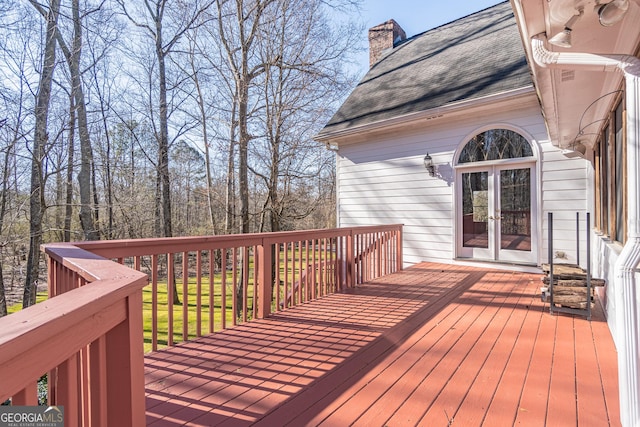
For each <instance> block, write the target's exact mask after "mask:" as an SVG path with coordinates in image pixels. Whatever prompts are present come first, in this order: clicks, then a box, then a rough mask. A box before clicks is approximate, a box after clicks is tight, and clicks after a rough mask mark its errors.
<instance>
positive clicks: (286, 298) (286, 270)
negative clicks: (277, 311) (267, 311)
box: [283, 242, 293, 308]
mask: <svg viewBox="0 0 640 427" xmlns="http://www.w3.org/2000/svg"><path fill="white" fill-rule="evenodd" d="M283 257H284V289H283V295H284V304H283V306H284V308H288V307H290V306H291V303H292V302H293V294H292V295H291V300H290V299H289V292H290V291H289V243H288V242H287V243H285V244H284V256H283ZM291 289H293V288H291Z"/></svg>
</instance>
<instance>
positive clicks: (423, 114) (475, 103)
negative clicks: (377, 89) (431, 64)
mask: <svg viewBox="0 0 640 427" xmlns="http://www.w3.org/2000/svg"><path fill="white" fill-rule="evenodd" d="M532 92H534V88H533V86H532V85H527V86H524V87H521V88H518V89H512V90H508V91H504V92H499V93H495V94H491V95H487V96H483V97H479V98H473V99H465V100H463V101H458V102H452V103H449V104H446V105H442V106H440V107H436V108H431V109H428V110H424V111H418V112H415V113H410V114H404V115H400V116H397V117H393V118H390V119H385V120H379V121H375V122H372V123H365V124H362V125H355V126H352V127H348V128H346V129H339V130H335V131H329V132H324V131H321V132H320V133H319V134H317V135H316V136H314V138H313V139H314V140H316V141H318V142H320V143H323V144H326V145H327V146H330V145H339V142H338V140H341V139H343V138H347V137H349V136H354V135H362V134H366V133H371V132H376V131H381V130H385V129H389V128H394V127H398V126H405V125H407V124H408V123H412V122H416V121H426V120H436V119H439V118H442V117H443V116H444V115H445V114H451V113H454V112H457V111H461V110H466V109H470V108H474V107H479V106H482V105H485V104H491V103H494V102H499V101H503V100H508V99H511V98H517V97H520V96H523V95H528V94H530V93H532Z"/></svg>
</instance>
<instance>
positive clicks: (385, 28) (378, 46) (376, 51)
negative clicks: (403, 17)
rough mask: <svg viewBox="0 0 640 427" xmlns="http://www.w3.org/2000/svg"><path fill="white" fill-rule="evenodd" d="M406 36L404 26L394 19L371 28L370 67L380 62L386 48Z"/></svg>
mask: <svg viewBox="0 0 640 427" xmlns="http://www.w3.org/2000/svg"><path fill="white" fill-rule="evenodd" d="M406 38H407V35H406V34H405V32H404V30H403V29H402V27H400V25H399V24H398V23H397V22H396V21H394V20H393V19H390V20H388V21H387V22H384V23H382V24H380V25H376V26H375V27H372V28H369V67H371V66H373V64H375V63H376V62H378V59H380V57H381V56H382V54H383V53H384V51H385V50H387V49H391V48H393V46H395V44H396V43H397V42H399V41H402V40H404V39H406Z"/></svg>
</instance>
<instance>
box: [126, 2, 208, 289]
mask: <svg viewBox="0 0 640 427" xmlns="http://www.w3.org/2000/svg"><path fill="white" fill-rule="evenodd" d="M118 2H119V3H120V5H121V7H122V10H123V11H124V13H125V15H126V16H127V18H129V20H130V21H131V22H132V23H133V24H134V25H136V26H137V27H139V28H141V29H143V31H144V33H145V34H146V35H147V36H149V37H150V38H151V39H152V40H153V42H154V47H155V56H156V60H157V66H158V90H159V91H158V114H159V129H158V131H159V132H158V136H157V138H158V172H159V177H160V187H161V193H162V215H163V231H164V236H165V237H171V236H172V235H173V231H172V225H171V221H172V217H171V188H170V175H169V127H168V104H167V70H166V62H167V57H168V56H169V55H170V54H171V52H172V51H173V49H174V48H175V47H176V45H177V44H178V42H179V41H180V39H181V38H182V36H183V35H184V34H185V32H186V31H188V30H189V29H191V28H193V27H194V26H195V25H196V24H197V23H198V20H199V18H200V16H201V15H202V14H203V13H204V12H205V11H206V10H207V9H208V8H209V6H210V5H211V3H212V1H208V2H204V3H202V2H200V1H195V2H192V4H191V5H190V6H189V7H186V6H187V5H186V4H184V3H180V4H179V5H177V7H176V8H174V9H167V8H168V6H171V2H168V1H167V0H155V1H150V0H144V2H143V4H144V8H143V9H144V10H143V11H139V13H138V14H134V13H132V12H130V10H129V8H128V7H127V6H126V4H125V2H124V0H118ZM140 12H141V13H140ZM167 12H173V13H167ZM167 20H170V21H171V24H170V25H169V30H170V31H172V34H170V35H169V36H168V37H167V36H166V34H165V27H166V26H167V25H165V23H166V21H167ZM175 295H177V293H175Z"/></svg>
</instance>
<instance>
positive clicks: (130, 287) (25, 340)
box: [0, 245, 147, 426]
mask: <svg viewBox="0 0 640 427" xmlns="http://www.w3.org/2000/svg"><path fill="white" fill-rule="evenodd" d="M46 253H47V254H48V255H49V257H50V258H49V259H50V261H51V262H52V263H56V264H59V265H58V266H59V267H61V268H59V271H61V270H62V269H64V270H66V272H67V274H60V275H59V276H60V277H57V278H56V280H58V281H61V282H69V281H73V279H71V278H72V277H73V276H74V274H75V275H77V276H78V277H83V280H86V281H87V282H91V286H81V287H75V288H73V287H72V289H70V290H69V291H67V292H64V293H61V294H60V295H57V296H55V297H52V298H50V299H48V300H46V301H44V302H42V303H39V304H36V305H34V306H31V307H28V308H26V309H24V310H21V311H19V312H17V313H14V314H12V315H10V316H6V317H3V318H0V378H2V381H1V383H0V401H5V400H6V399H8V398H10V397H13V404H14V405H15V404H24V405H34V404H37V394H36V387H35V384H36V382H37V381H38V379H39V378H40V377H41V376H42V375H43V374H45V373H48V375H49V383H50V384H52V383H53V382H54V381H53V378H54V377H55V389H56V392H55V393H53V394H52V395H50V396H49V404H51V405H62V406H64V407H65V418H66V419H65V425H67V426H77V425H83V424H86V425H123V426H134V425H142V424H144V420H145V418H144V417H145V413H144V377H143V374H142V372H144V362H143V352H142V323H141V322H142V319H141V313H140V306H141V304H142V300H141V290H142V288H143V287H144V286H145V285H146V284H147V276H146V275H145V274H142V273H140V272H137V271H135V270H132V269H129V268H126V267H124V266H122V265H119V264H117V263H114V262H112V261H109V260H106V259H101V258H99V257H96V255H94V254H91V253H89V252H86V251H84V250H82V249H80V248H77V247H74V246H73V245H52V246H50V247H47V249H46ZM72 272H73V273H74V274H71V273H72ZM62 285H63V286H60V287H59V288H61V289H62V288H64V287H65V286H68V285H69V283H63V284H62ZM83 366H84V367H83ZM89 371H92V372H99V373H100V374H97V375H93V376H92V377H91V380H90V381H89V378H87V377H86V374H84V375H85V376H84V377H83V372H84V373H89ZM79 384H84V386H83V387H79ZM99 396H104V397H105V398H104V402H105V403H106V404H107V408H102V410H93V411H91V410H90V408H91V403H92V399H97V398H98V397H99Z"/></svg>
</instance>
